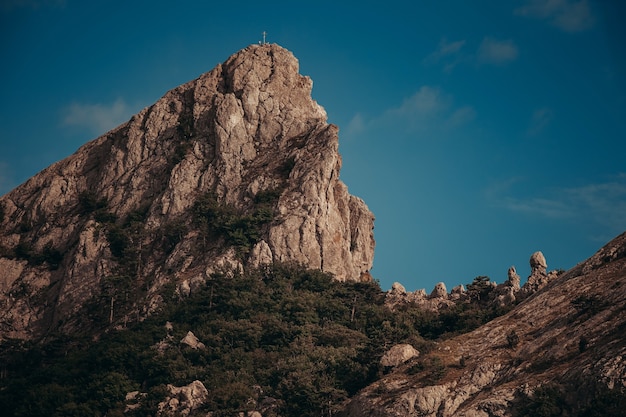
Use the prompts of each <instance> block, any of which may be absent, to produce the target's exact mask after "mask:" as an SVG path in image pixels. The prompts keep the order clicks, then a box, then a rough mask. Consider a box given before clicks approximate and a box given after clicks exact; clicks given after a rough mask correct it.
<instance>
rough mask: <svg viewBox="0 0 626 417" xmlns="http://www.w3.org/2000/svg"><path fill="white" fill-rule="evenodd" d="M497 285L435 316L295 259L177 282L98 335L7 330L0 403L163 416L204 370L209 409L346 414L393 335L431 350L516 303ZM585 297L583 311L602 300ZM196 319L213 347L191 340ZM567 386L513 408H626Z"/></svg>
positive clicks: (588, 412) (442, 370) (480, 287)
mask: <svg viewBox="0 0 626 417" xmlns="http://www.w3.org/2000/svg"><path fill="white" fill-rule="evenodd" d="M105 284H106V285H108V286H109V287H110V288H109V289H107V291H108V292H107V291H105V293H106V294H108V297H110V298H113V297H115V296H119V295H120V294H121V293H122V292H123V291H124V288H126V287H127V286H128V285H129V283H128V282H127V280H126V279H125V277H124V276H120V277H110V279H108V280H105ZM488 287H489V284H488V278H486V277H477V278H476V279H475V280H474V282H473V283H471V284H469V285H468V291H469V296H470V302H467V303H459V304H457V305H456V306H453V307H451V308H449V309H447V310H443V311H442V312H441V313H440V314H435V313H432V312H427V311H424V310H421V309H419V308H415V306H412V305H410V304H407V305H403V306H401V307H399V308H397V309H395V310H394V311H391V310H389V309H388V308H387V307H385V305H384V297H385V294H384V293H383V292H382V291H381V290H380V287H379V286H378V284H377V283H375V282H372V283H354V282H352V283H350V282H348V283H339V282H336V281H334V280H333V279H332V277H331V276H330V275H328V274H325V273H322V272H320V271H314V270H307V269H304V268H302V267H299V266H296V265H286V264H277V265H273V266H271V267H267V268H264V269H260V270H252V271H248V272H247V273H246V274H242V275H235V276H232V277H231V276H226V275H220V274H217V275H214V276H212V277H211V279H210V280H208V281H207V282H206V285H205V286H204V287H202V288H199V289H194V291H192V293H191V295H190V296H189V297H188V298H185V299H181V298H180V296H179V295H178V294H177V292H176V291H175V288H174V286H173V285H171V286H169V287H167V288H165V289H164V292H163V294H162V295H163V297H164V300H165V301H164V304H163V306H162V309H161V310H160V311H159V312H158V313H155V314H153V315H152V316H151V317H149V318H148V319H146V320H144V321H143V322H140V323H135V324H133V325H129V326H128V327H127V328H120V327H121V326H120V324H121V322H120V321H119V320H116V321H113V320H112V319H113V317H111V322H112V323H113V324H117V325H118V328H117V329H113V328H112V327H111V326H108V328H109V330H108V331H107V332H104V333H102V334H100V335H98V337H97V338H95V339H93V338H81V337H78V336H74V337H68V336H64V335H61V334H57V335H48V336H47V337H46V339H45V340H44V341H40V342H38V343H29V344H25V343H21V342H17V341H8V342H5V343H4V344H3V345H1V346H0V410H2V414H3V415H11V416H44V415H45V416H87V415H89V416H109V417H112V416H130V417H140V416H142V417H144V416H155V415H156V413H157V409H158V404H159V402H162V401H163V400H164V399H165V398H166V397H167V395H168V390H167V388H166V385H167V384H173V385H175V386H183V385H187V384H189V383H191V382H192V381H194V380H199V381H201V382H202V383H203V384H204V385H205V387H206V388H207V389H208V393H209V397H208V401H207V402H206V404H205V405H204V407H203V408H202V409H199V410H196V412H197V415H206V413H207V412H213V414H212V415H213V416H215V417H218V416H233V415H238V413H240V412H244V411H252V410H260V411H262V415H263V416H264V417H271V416H320V415H325V416H333V415H336V414H337V413H338V412H339V410H340V409H341V405H342V403H343V402H344V401H345V400H346V399H348V398H350V397H351V396H352V395H354V394H356V393H357V391H359V390H360V389H361V388H363V387H365V386H366V385H369V384H371V383H372V382H374V381H375V380H377V379H378V378H380V377H381V376H382V375H383V373H384V372H386V371H387V370H386V369H383V368H382V367H381V365H380V358H381V357H382V355H383V353H384V352H385V351H387V350H388V349H389V348H390V347H392V346H393V345H395V344H398V343H403V342H406V343H410V344H412V345H413V346H414V347H416V348H417V349H418V350H420V351H421V352H422V353H426V352H428V351H429V350H430V349H431V348H432V346H433V345H434V343H433V340H434V339H437V338H442V337H449V336H451V335H455V334H459V333H464V332H467V331H469V330H472V329H474V328H476V327H478V326H480V325H481V324H483V323H484V322H486V321H488V320H490V319H492V318H493V317H495V316H496V315H498V314H501V313H503V312H504V311H502V310H500V309H498V308H496V307H494V304H493V303H489V302H488V300H489V299H490V298H491V295H490V294H489V292H488V290H487V288H488ZM577 302H578V304H580V305H581V310H584V311H587V310H588V307H589V304H591V305H595V303H593V302H590V301H588V300H578V301H577ZM111 315H112V310H111ZM106 327H107V326H103V327H102V328H106ZM189 331H192V332H193V333H194V334H195V336H197V338H198V339H199V340H200V342H202V343H203V344H204V347H202V348H198V349H194V348H192V347H190V346H188V345H186V344H183V343H181V340H182V339H183V338H184V337H185V336H186V335H187V332H189ZM507 340H508V343H509V345H510V346H514V345H515V344H517V342H518V339H517V335H515V334H513V333H510V334H509V335H508V336H507ZM458 366H461V367H462V366H464V365H463V363H460V364H459V365H458ZM448 371H449V369H448V368H447V367H446V366H445V365H444V364H443V363H442V362H441V361H440V360H439V358H437V357H434V356H433V357H430V356H423V358H422V359H420V360H418V361H414V362H413V363H412V364H410V366H409V367H408V368H407V373H408V374H415V373H420V374H423V375H424V376H423V378H424V380H423V381H422V382H423V383H424V384H435V383H437V381H439V380H440V379H441V378H443V377H445V375H446V373H447V372H448ZM133 391H137V392H140V393H141V394H139V395H138V396H137V397H136V400H135V401H134V402H133V405H135V406H136V408H133V409H126V407H127V405H128V401H126V400H125V397H126V394H127V393H129V392H133ZM564 391H568V390H567V389H565V387H560V386H556V385H554V386H546V387H545V388H542V389H540V390H537V391H536V392H535V393H534V394H533V395H530V396H528V397H526V398H524V399H521V400H520V402H519V405H518V406H517V409H516V410H514V412H516V415H537V416H561V415H572V416H574V415H578V416H595V415H609V416H613V415H620V414H619V413H620V412H621V411H620V410H622V409H623V406H624V404H626V403H624V400H625V399H626V395H625V393H623V392H622V391H620V392H614V391H606V390H605V391H602V392H598V393H596V394H594V395H593V396H591V397H590V399H589V400H587V401H586V402H585V404H586V408H584V409H582V410H581V409H580V407H578V406H576V404H575V403H572V402H571V401H569V400H568V398H567V396H565V395H563V392H564ZM570 391H571V390H570ZM577 407H578V408H577ZM598 413H600V414H598ZM602 413H606V414H602ZM616 413H617V414H616ZM192 415H195V414H192Z"/></svg>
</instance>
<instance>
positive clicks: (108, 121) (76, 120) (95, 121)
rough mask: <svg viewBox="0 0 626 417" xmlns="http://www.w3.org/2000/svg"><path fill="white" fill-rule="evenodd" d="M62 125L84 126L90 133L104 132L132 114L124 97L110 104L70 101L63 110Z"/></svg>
mask: <svg viewBox="0 0 626 417" xmlns="http://www.w3.org/2000/svg"><path fill="white" fill-rule="evenodd" d="M63 113H64V116H63V125H65V126H79V127H86V128H88V129H89V130H90V131H91V132H92V133H95V134H102V133H105V132H107V131H109V130H111V129H113V128H115V127H117V126H118V125H120V124H121V123H123V122H125V121H126V120H128V119H129V118H130V116H131V115H132V110H131V109H130V108H129V106H128V105H127V104H126V102H125V101H124V99H121V98H118V99H117V100H115V102H113V103H112V104H110V105H105V104H99V103H97V104H88V103H72V104H70V105H69V106H68V107H66V108H65V109H64V110H63Z"/></svg>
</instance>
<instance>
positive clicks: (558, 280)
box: [344, 233, 626, 417]
mask: <svg viewBox="0 0 626 417" xmlns="http://www.w3.org/2000/svg"><path fill="white" fill-rule="evenodd" d="M531 259H534V260H538V259H539V260H540V259H543V261H542V262H541V261H539V262H537V264H536V266H537V268H538V269H537V271H536V272H537V273H539V274H545V268H546V267H547V265H546V263H545V258H543V255H542V256H541V257H538V256H535V255H533V258H531ZM531 262H532V260H531ZM534 272H535V271H534ZM547 275H548V274H546V276H547ZM509 281H513V283H514V281H515V280H511V278H509ZM511 288H513V286H511ZM624 305H626V233H624V234H622V235H621V236H619V237H617V238H616V239H614V240H613V241H612V242H610V243H609V244H608V245H607V246H605V247H604V248H602V249H601V250H600V251H598V253H597V254H596V255H594V256H593V257H592V258H590V259H589V260H587V261H586V262H584V263H582V264H579V265H578V266H576V267H574V268H572V269H571V270H569V271H567V272H565V273H564V274H561V275H559V276H558V277H556V275H555V279H554V280H552V281H550V282H549V283H548V284H547V285H546V286H544V287H543V288H542V289H541V290H539V291H537V292H535V293H533V294H532V296H530V297H528V298H526V299H525V300H524V301H523V302H521V303H520V304H519V305H517V306H516V307H515V308H514V309H513V310H511V311H510V312H509V313H507V314H506V315H503V316H501V317H498V318H497V319H495V320H493V321H491V322H489V323H487V324H485V325H483V326H481V327H480V328H478V329H476V330H474V331H473V332H470V333H467V334H464V335H461V336H458V337H455V338H452V339H448V340H444V341H441V342H439V343H438V344H437V347H436V349H435V350H434V351H432V352H430V353H428V354H424V355H420V357H419V359H414V360H413V361H412V360H409V361H407V362H406V364H405V365H403V366H401V367H397V368H394V370H393V371H392V372H391V373H390V374H388V375H386V376H384V377H383V378H382V380H380V381H378V382H376V383H374V384H373V385H372V386H369V387H367V388H365V389H364V390H363V391H361V392H360V393H359V394H358V395H357V396H355V397H354V398H353V399H352V400H351V401H350V403H349V404H348V406H347V408H346V411H345V414H344V415H345V416H348V417H352V416H354V417H356V416H376V417H386V416H388V417H391V416H393V417H404V416H431V417H447V416H467V417H470V416H472V417H474V416H480V417H490V416H494V417H495V416H510V415H527V414H520V412H519V410H520V407H524V406H525V405H527V404H529V400H528V398H529V397H532V396H533V393H534V392H537V390H538V389H540V388H541V387H558V388H559V389H561V390H562V392H564V393H567V395H563V396H561V397H559V401H565V402H566V401H568V399H569V400H571V401H572V402H573V404H577V405H578V406H580V405H581V404H585V403H586V402H587V403H588V401H589V400H590V396H592V395H594V393H597V392H598V390H600V391H602V390H605V391H607V390H614V389H622V390H623V389H624V387H626V384H625V382H624V381H626V338H625V337H624V333H623V331H621V330H620V329H624V328H625V327H626V309H624ZM414 361H419V366H414V365H416V362H414ZM409 370H410V372H409ZM622 392H623V391H622ZM515 410H517V411H515Z"/></svg>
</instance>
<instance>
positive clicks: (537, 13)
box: [514, 0, 595, 33]
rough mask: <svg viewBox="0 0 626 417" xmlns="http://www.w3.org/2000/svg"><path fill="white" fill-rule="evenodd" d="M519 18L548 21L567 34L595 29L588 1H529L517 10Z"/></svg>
mask: <svg viewBox="0 0 626 417" xmlns="http://www.w3.org/2000/svg"><path fill="white" fill-rule="evenodd" d="M514 13H515V14H516V15H518V16H524V17H530V18H535V19H540V20H545V21H548V22H549V23H550V24H552V25H553V26H556V27H557V28H559V29H561V30H563V31H565V32H570V33H573V32H581V31H584V30H587V29H590V28H591V27H593V25H594V23H595V18H594V16H593V14H592V12H591V9H590V8H589V3H588V1H587V0H578V1H576V0H528V1H527V2H526V4H525V5H523V6H522V7H519V8H517V9H515V11H514Z"/></svg>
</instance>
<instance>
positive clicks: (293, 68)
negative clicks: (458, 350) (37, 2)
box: [0, 44, 374, 339]
mask: <svg viewBox="0 0 626 417" xmlns="http://www.w3.org/2000/svg"><path fill="white" fill-rule="evenodd" d="M311 88H312V82H311V80H310V79H309V78H308V77H304V76H302V75H300V74H299V73H298V61H297V60H296V58H295V57H294V56H293V55H292V54H291V53H290V52H289V51H287V50H285V49H283V48H281V47H279V46H277V45H269V44H266V45H253V46H249V47H247V48H245V49H243V50H241V51H240V52H238V53H236V54H234V55H233V56H232V57H230V58H229V59H228V60H227V61H226V62H224V63H223V64H221V65H218V66H217V67H216V68H215V69H213V70H212V71H210V72H208V73H206V74H203V75H202V76H200V77H199V78H198V79H196V80H193V81H191V82H189V83H186V84H184V85H181V86H180V87H177V88H175V89H174V90H171V91H169V92H168V93H167V94H165V96H163V98H161V99H160V100H159V101H158V102H157V103H155V104H154V105H152V106H150V107H148V108H146V109H144V110H142V111H141V112H140V113H139V114H137V115H135V116H133V117H132V118H131V119H130V120H129V121H128V122H127V123H125V124H123V125H121V126H119V127H118V128H116V129H114V130H112V131H110V132H108V133H106V134H105V135H103V136H101V137H99V138H97V139H96V140H94V141H92V142H89V143H87V144H86V145H84V146H83V147H81V148H80V149H79V150H78V151H77V152H76V153H75V154H74V155H72V156H70V157H68V158H66V159H65V160H62V161H60V162H58V163H56V164H54V165H52V166H50V167H49V168H47V169H45V170H44V171H42V172H41V173H39V174H37V175H36V176H34V177H33V178H31V179H30V180H28V181H27V182H26V183H24V184H23V185H21V186H19V187H18V188H16V189H15V190H13V191H11V192H10V193H8V194H6V195H5V196H3V197H2V198H1V199H0V207H1V208H2V210H0V213H3V215H2V217H0V221H1V224H0V271H2V272H1V273H0V306H1V307H2V308H1V310H0V311H1V312H0V339H1V338H4V337H18V338H31V337H33V336H36V335H39V334H42V332H44V331H46V330H48V329H50V328H53V327H55V326H60V327H61V329H62V330H63V329H65V330H69V329H73V328H76V327H80V326H81V321H80V320H79V319H78V318H77V316H76V313H78V312H79V311H81V310H82V309H84V306H85V305H86V303H87V304H89V303H90V302H91V301H93V300H96V299H97V298H98V296H99V295H102V296H103V297H104V298H109V299H111V300H112V301H111V303H110V309H111V310H112V311H113V312H114V313H115V311H114V307H113V306H114V304H115V303H114V301H116V300H118V299H119V298H120V297H118V295H120V294H121V290H120V288H124V294H125V295H126V296H127V295H128V294H131V295H132V296H133V297H135V306H134V310H135V312H136V313H138V314H139V313H140V314H145V313H146V312H147V311H149V310H150V308H153V307H154V306H155V305H158V295H157V290H158V289H159V288H161V287H162V286H163V285H164V284H166V283H168V282H171V281H176V282H186V283H194V282H195V283H196V284H197V283H198V282H200V283H201V282H202V281H203V280H205V279H207V278H208V277H209V275H210V274H211V273H213V272H215V271H226V270H232V269H233V268H240V269H241V268H247V267H250V266H259V265H262V264H264V263H271V262H275V261H281V262H298V263H301V264H303V265H305V266H307V267H310V268H315V269H321V270H323V271H326V272H330V273H332V274H334V276H335V277H336V279H338V280H341V281H346V280H360V279H364V278H362V277H369V274H368V271H369V269H371V267H372V262H373V252H374V239H373V221H374V217H373V215H372V213H371V212H370V211H369V210H368V208H367V206H366V205H365V203H364V202H363V201H362V200H360V199H359V198H356V197H354V196H351V195H350V194H348V190H347V187H346V186H345V185H344V184H343V183H342V182H341V181H340V180H339V170H340V168H341V158H340V156H339V154H338V135H337V132H338V129H337V127H336V126H334V125H329V124H328V123H327V118H326V113H325V111H324V109H323V108H322V107H320V106H319V105H318V104H317V103H316V102H315V101H314V100H312V99H311ZM200 202H204V203H205V204H204V205H202V204H200ZM207 202H208V203H207ZM207 204H208V206H209V208H208V209H207ZM220 216H221V217H220ZM219 221H222V222H223V224H219V225H216V224H215V222H219ZM207 224H209V225H210V227H209V226H207ZM190 288H191V290H193V286H191V287H189V284H187V286H186V287H185V289H186V290H189V289H190ZM93 308H98V307H97V306H95V307H93ZM118 317H119V316H118V315H116V314H111V315H110V319H111V321H112V322H113V321H115V320H116V319H117V318H118Z"/></svg>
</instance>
